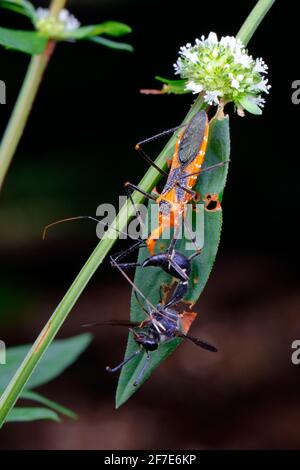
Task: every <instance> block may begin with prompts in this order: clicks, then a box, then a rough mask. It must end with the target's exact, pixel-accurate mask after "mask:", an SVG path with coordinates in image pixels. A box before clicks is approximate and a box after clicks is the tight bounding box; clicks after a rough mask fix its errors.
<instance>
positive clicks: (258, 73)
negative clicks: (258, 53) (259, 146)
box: [174, 32, 270, 113]
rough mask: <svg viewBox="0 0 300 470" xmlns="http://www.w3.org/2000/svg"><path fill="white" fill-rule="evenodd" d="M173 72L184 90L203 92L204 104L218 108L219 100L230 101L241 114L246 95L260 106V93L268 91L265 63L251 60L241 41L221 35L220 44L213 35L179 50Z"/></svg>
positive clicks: (261, 100)
mask: <svg viewBox="0 0 300 470" xmlns="http://www.w3.org/2000/svg"><path fill="white" fill-rule="evenodd" d="M174 69H175V74H177V75H180V76H181V78H182V79H183V80H185V88H186V90H189V91H191V92H192V93H201V92H203V94H204V100H205V102H206V103H209V104H210V105H218V104H219V103H220V100H222V102H225V103H228V102H230V101H232V102H233V103H235V105H236V108H237V109H238V110H239V112H240V113H242V111H243V106H242V105H241V103H242V102H243V103H247V99H248V97H249V96H251V97H253V99H254V100H257V103H256V102H255V104H257V105H258V106H262V105H263V103H264V99H263V98H261V93H262V92H264V93H268V92H269V89H270V85H269V84H268V80H267V79H266V78H265V75H266V74H267V70H268V67H267V65H266V64H265V63H264V61H263V60H262V59H261V58H259V59H256V60H255V59H253V57H252V56H251V55H249V54H248V53H247V51H246V49H245V47H244V46H243V44H242V43H241V41H240V40H238V39H236V38H234V37H233V36H224V37H222V38H221V39H220V41H219V40H218V37H217V35H216V33H214V32H211V33H209V35H208V37H207V38H205V37H204V36H201V39H196V40H195V44H194V45H192V44H191V43H187V44H186V45H185V46H183V47H181V48H180V50H179V58H178V60H177V62H176V63H175V64H174ZM248 101H249V100H248ZM253 103H254V101H253ZM250 112H251V107H250Z"/></svg>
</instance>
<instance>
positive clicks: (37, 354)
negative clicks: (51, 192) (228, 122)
mask: <svg viewBox="0 0 300 470" xmlns="http://www.w3.org/2000/svg"><path fill="white" fill-rule="evenodd" d="M262 3H263V4H264V5H265V8H266V10H265V14H266V13H267V11H268V10H269V3H272V2H266V1H265V0H259V2H258V4H262ZM258 4H257V5H258ZM255 8H256V7H255ZM256 11H257V14H259V18H260V20H259V21H257V18H256V16H255V15H252V13H251V14H250V16H249V17H248V19H247V20H246V23H247V22H248V26H247V31H250V32H248V33H247V34H248V36H250V37H251V35H252V34H253V32H254V31H255V29H256V28H257V26H258V24H259V23H260V21H261V19H262V11H261V8H260V9H259V10H256ZM250 17H251V24H252V26H251V24H250V23H249V18H250ZM242 30H243V27H242V28H241V31H242ZM242 37H244V36H242ZM243 42H244V44H245V45H246V40H245V39H244V41H243ZM201 105H202V101H201V98H200V97H198V98H197V100H196V101H195V103H194V105H193V106H192V108H191V109H190V112H189V113H188V115H187V116H186V118H185V120H184V122H185V121H188V120H189V119H190V118H191V116H193V114H194V113H195V112H197V111H198V110H199V109H200V107H201ZM175 140H176V137H175V136H172V137H171V139H170V140H169V142H168V143H167V145H166V146H165V148H164V149H163V151H162V152H161V154H160V155H159V156H158V158H157V159H156V161H155V163H156V164H157V165H158V166H160V167H164V166H165V164H166V162H165V156H167V155H171V154H172V149H173V147H174V144H175ZM159 179H160V175H159V174H158V172H157V171H156V170H155V169H154V168H153V167H151V168H150V169H149V170H148V172H147V173H146V174H145V176H144V178H143V179H142V180H141V182H140V183H139V187H140V188H142V189H143V190H144V191H150V190H151V189H152V188H153V186H154V185H155V184H156V182H157V181H158V180H159ZM133 199H134V202H135V204H140V203H142V202H143V200H144V197H143V195H141V194H140V193H138V192H134V193H133ZM132 215H134V209H133V207H132V206H131V204H130V203H127V204H125V205H124V206H123V208H122V209H121V211H120V212H119V214H118V216H117V218H116V219H115V221H114V223H113V224H112V228H111V229H109V230H108V231H107V232H106V233H105V235H104V236H103V238H102V240H101V241H100V242H99V243H98V245H97V247H96V248H95V250H94V251H93V253H92V254H91V256H90V257H89V259H88V260H87V262H86V263H85V265H84V266H83V268H82V269H81V271H80V272H79V274H78V276H77V277H76V279H75V281H74V282H73V284H72V285H71V287H70V288H69V290H68V292H67V293H66V295H65V296H64V298H63V299H62V301H61V302H60V304H59V305H58V307H57V309H56V310H55V311H54V313H53V314H52V316H51V317H50V319H49V320H48V322H47V323H46V325H45V326H44V328H43V330H42V331H41V333H40V335H39V336H38V338H37V340H36V341H35V343H34V344H33V346H32V347H31V349H30V351H29V352H28V354H27V356H26V357H25V359H24V361H23V362H22V364H21V365H20V367H19V369H18V370H17V372H16V373H15V375H14V377H13V378H12V379H11V381H10V383H9V384H8V386H7V388H6V390H5V391H4V393H3V395H2V397H1V399H0V427H1V426H2V425H3V423H4V422H5V419H6V417H7V415H8V413H9V411H10V410H11V409H12V407H13V406H14V404H15V402H16V400H17V399H18V398H19V396H20V394H21V392H22V390H23V388H24V386H25V384H26V382H27V381H28V379H29V378H30V376H31V374H32V372H33V371H34V369H35V368H36V366H37V365H38V363H39V361H40V360H41V359H42V357H43V354H44V352H45V351H46V349H47V348H48V347H49V345H50V344H51V342H52V341H53V339H54V338H55V336H56V334H57V332H58V331H59V329H60V327H61V326H62V325H63V323H64V321H65V320H66V318H67V317H68V315H69V313H70V311H71V309H72V307H73V306H74V305H75V303H76V301H77V300H78V298H79V296H80V295H81V293H82V292H83V290H84V288H85V286H86V285H87V283H88V282H89V280H90V279H91V277H92V276H93V274H94V273H95V271H96V270H97V268H98V267H99V266H100V264H101V263H102V261H103V259H104V258H105V256H106V255H107V253H108V252H109V250H110V249H111V247H112V246H113V245H114V243H115V240H116V233H115V231H114V230H113V227H118V228H119V230H124V229H125V228H126V226H127V224H128V221H129V220H130V218H131V217H132Z"/></svg>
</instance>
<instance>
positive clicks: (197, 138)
mask: <svg viewBox="0 0 300 470" xmlns="http://www.w3.org/2000/svg"><path fill="white" fill-rule="evenodd" d="M207 127H208V118H207V114H206V112H205V111H199V112H198V113H196V114H195V116H194V117H193V118H192V119H191V120H190V122H189V123H188V125H187V128H186V129H185V130H184V131H183V133H182V138H181V141H180V144H179V148H178V159H179V162H180V163H181V166H182V168H185V167H186V166H187V165H188V164H189V163H191V162H192V161H193V160H194V159H195V158H196V156H197V155H198V154H199V152H200V149H201V145H202V142H203V140H205V136H206V132H207Z"/></svg>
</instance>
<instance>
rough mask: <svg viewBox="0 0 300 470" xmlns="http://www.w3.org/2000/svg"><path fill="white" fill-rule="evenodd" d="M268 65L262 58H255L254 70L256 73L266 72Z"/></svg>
mask: <svg viewBox="0 0 300 470" xmlns="http://www.w3.org/2000/svg"><path fill="white" fill-rule="evenodd" d="M267 70H268V66H267V64H265V63H264V61H263V60H262V58H259V59H256V61H255V67H254V71H255V72H257V73H267Z"/></svg>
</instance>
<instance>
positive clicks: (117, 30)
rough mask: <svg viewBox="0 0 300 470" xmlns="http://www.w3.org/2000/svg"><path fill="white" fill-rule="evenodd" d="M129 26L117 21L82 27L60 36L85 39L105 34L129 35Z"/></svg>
mask: <svg viewBox="0 0 300 470" xmlns="http://www.w3.org/2000/svg"><path fill="white" fill-rule="evenodd" d="M131 31H132V29H131V28H130V26H128V25H127V24H124V23H119V22H117V21H105V22H104V23H101V24H95V25H89V26H82V27H81V28H77V29H75V30H74V31H70V32H66V33H64V34H63V35H62V37H64V38H72V39H86V38H88V37H91V36H99V35H102V34H107V35H108V36H123V35H124V34H128V33H131Z"/></svg>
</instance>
